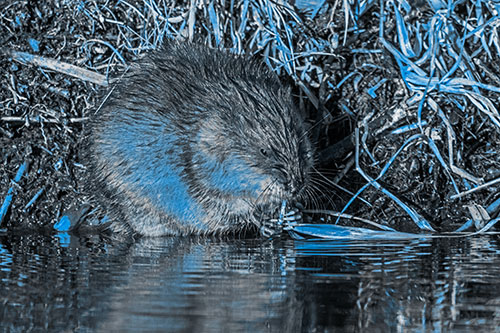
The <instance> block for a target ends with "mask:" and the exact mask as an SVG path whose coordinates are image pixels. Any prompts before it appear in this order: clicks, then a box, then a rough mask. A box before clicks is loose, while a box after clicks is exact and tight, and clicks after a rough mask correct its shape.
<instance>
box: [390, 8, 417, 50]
mask: <svg viewBox="0 0 500 333" xmlns="http://www.w3.org/2000/svg"><path fill="white" fill-rule="evenodd" d="M393 5H394V13H395V14H396V29H397V33H398V40H399V45H400V47H401V51H402V52H403V54H404V55H405V56H407V57H408V58H413V57H415V56H417V55H416V54H415V52H414V51H413V47H412V46H411V44H410V37H409V36H408V30H407V29H406V25H405V22H404V20H403V18H402V17H401V13H400V12H399V9H398V7H397V5H396V2H393Z"/></svg>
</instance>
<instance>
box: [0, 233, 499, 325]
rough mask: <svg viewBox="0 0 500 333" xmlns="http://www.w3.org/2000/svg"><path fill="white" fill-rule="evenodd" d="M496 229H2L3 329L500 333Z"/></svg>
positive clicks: (0, 310)
mask: <svg viewBox="0 0 500 333" xmlns="http://www.w3.org/2000/svg"><path fill="white" fill-rule="evenodd" d="M499 253H500V252H499V237H498V236H481V237H474V238H469V239H421V240H412V241H397V242H396V241H391V242H370V243H367V242H331V241H329V242H299V241H292V240H282V241H272V242H262V241H257V240H220V239H199V238H158V239H142V240H139V241H137V242H136V243H133V244H121V243H118V242H116V243H113V242H110V241H107V242H105V241H103V240H101V239H98V238H94V239H93V238H86V239H78V238H76V237H74V236H72V237H71V242H70V243H69V244H65V243H60V239H59V238H57V237H53V236H41V235H24V236H12V235H3V236H1V235H0V263H1V265H0V281H1V282H0V283H1V286H0V293H1V303H0V320H1V330H2V331H19V332H25V331H30V330H31V331H47V330H49V331H79V332H85V331H103V332H104V331H106V332H107V331H110V330H111V331H120V332H136V331H168V332H189V331H194V332H240V331H246V332H300V331H305V332H311V331H320V332H321V331H330V332H335V331H341V332H344V331H349V332H350V331H363V332H398V331H405V332H406V331H459V332H460V331H478V332H486V331H487V332H493V331H499V330H500V329H499V327H500V325H499V324H500V255H499Z"/></svg>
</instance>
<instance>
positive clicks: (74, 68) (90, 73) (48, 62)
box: [6, 50, 108, 87]
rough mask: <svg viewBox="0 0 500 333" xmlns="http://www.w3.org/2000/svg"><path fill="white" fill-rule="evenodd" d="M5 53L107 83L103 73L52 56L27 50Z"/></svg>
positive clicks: (32, 62)
mask: <svg viewBox="0 0 500 333" xmlns="http://www.w3.org/2000/svg"><path fill="white" fill-rule="evenodd" d="M6 53H7V55H9V56H11V57H12V59H14V60H16V61H19V62H22V63H29V64H32V65H35V66H40V67H44V68H48V69H51V70H54V71H56V72H59V73H63V74H66V75H70V76H73V77H76V78H78V79H80V80H84V81H89V82H92V83H95V84H98V85H100V86H104V87H106V86H107V85H108V81H107V80H106V77H105V76H104V75H102V74H99V73H96V72H93V71H89V70H87V69H85V68H81V67H78V66H75V65H71V64H68V63H65V62H61V61H58V60H55V59H52V58H46V57H41V56H37V55H34V54H30V53H27V52H19V51H14V50H6Z"/></svg>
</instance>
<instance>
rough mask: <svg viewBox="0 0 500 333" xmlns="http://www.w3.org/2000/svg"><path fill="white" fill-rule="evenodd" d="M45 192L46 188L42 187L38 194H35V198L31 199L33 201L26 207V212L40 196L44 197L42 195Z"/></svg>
mask: <svg viewBox="0 0 500 333" xmlns="http://www.w3.org/2000/svg"><path fill="white" fill-rule="evenodd" d="M44 190H45V187H42V188H41V189H40V190H38V192H36V193H35V195H34V196H33V198H31V200H30V201H29V202H28V203H27V204H26V206H25V207H24V210H25V211H26V210H27V209H28V208H30V207H31V206H32V205H33V204H34V203H35V201H36V200H37V199H38V198H39V197H40V195H42V193H43V191H44Z"/></svg>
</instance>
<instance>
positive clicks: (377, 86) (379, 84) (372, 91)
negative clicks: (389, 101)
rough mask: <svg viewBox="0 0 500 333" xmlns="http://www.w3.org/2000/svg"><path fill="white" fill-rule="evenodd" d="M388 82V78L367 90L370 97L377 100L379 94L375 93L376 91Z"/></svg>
mask: <svg viewBox="0 0 500 333" xmlns="http://www.w3.org/2000/svg"><path fill="white" fill-rule="evenodd" d="M386 81H387V79H386V78H383V79H382V80H380V81H378V82H377V83H376V84H375V85H374V86H373V87H371V88H370V89H368V90H367V93H368V95H370V97H371V98H377V94H376V93H375V91H376V90H377V89H378V88H380V86H381V85H383V84H384V83H385V82H386Z"/></svg>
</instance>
